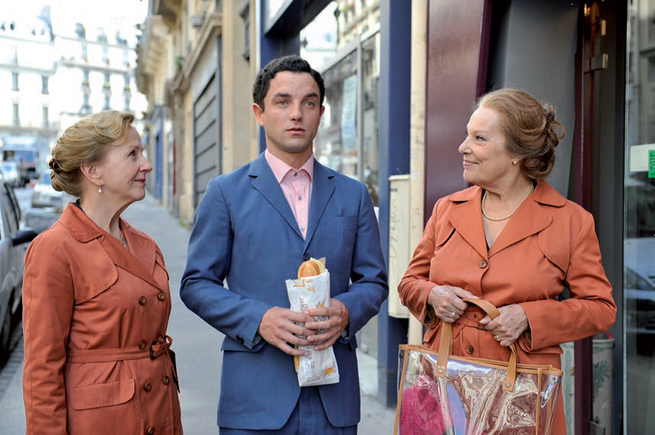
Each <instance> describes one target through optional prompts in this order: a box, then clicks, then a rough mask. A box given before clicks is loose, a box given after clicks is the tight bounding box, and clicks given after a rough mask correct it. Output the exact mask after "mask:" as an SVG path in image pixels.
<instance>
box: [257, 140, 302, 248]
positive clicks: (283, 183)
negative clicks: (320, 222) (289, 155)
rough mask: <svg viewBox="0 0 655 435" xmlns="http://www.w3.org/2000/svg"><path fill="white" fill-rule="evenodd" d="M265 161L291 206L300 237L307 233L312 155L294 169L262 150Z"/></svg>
mask: <svg viewBox="0 0 655 435" xmlns="http://www.w3.org/2000/svg"><path fill="white" fill-rule="evenodd" d="M264 158H265V159H266V163H268V166H270V167H271V170H272V171H273V175H275V179H276V180H277V182H278V183H280V187H281V188H282V192H283V193H284V197H285V198H286V199H287V202H288V203H289V207H291V211H292V212H293V216H294V217H295V218H296V223H297V224H298V228H300V233H301V234H302V237H303V238H305V236H306V235H307V221H308V220H309V201H310V200H311V197H312V177H313V175H314V156H313V155H312V156H311V157H309V158H308V159H307V161H306V162H305V163H304V164H303V165H302V166H301V167H300V169H294V168H292V167H291V166H289V165H287V164H286V163H284V162H283V161H282V160H280V159H278V158H277V157H275V156H274V155H273V154H271V153H269V152H268V150H266V151H264Z"/></svg>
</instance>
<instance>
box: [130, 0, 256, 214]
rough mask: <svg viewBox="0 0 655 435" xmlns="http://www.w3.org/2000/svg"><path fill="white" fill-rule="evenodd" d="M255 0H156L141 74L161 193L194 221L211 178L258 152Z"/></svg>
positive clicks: (159, 195) (141, 48)
mask: <svg viewBox="0 0 655 435" xmlns="http://www.w3.org/2000/svg"><path fill="white" fill-rule="evenodd" d="M254 3H255V2H254V1H252V0H251V1H246V0H244V1H229V2H228V1H225V2H223V1H208V0H195V1H187V2H179V1H173V0H162V1H160V2H155V3H153V7H152V9H151V10H150V13H149V15H148V18H147V20H146V22H145V24H144V29H143V37H142V40H141V43H140V45H139V50H138V52H139V59H138V63H137V70H136V79H137V85H138V87H139V90H140V91H141V92H142V93H144V94H145V95H146V96H147V99H148V109H147V115H146V117H145V120H146V124H147V127H146V132H147V138H148V142H147V144H148V145H147V146H148V148H149V150H150V156H151V160H152V161H153V163H154V165H155V188H154V191H153V194H154V196H155V197H156V198H158V199H161V201H162V202H163V204H165V205H166V207H167V208H168V209H169V210H171V211H172V212H173V213H174V214H175V216H177V217H179V218H180V219H182V220H183V221H185V222H187V223H190V222H191V221H192V218H193V212H194V210H195V206H196V205H197V204H198V201H199V200H200V198H201V197H202V194H203V193H204V190H205V187H206V185H207V183H208V181H209V179H210V178H212V177H215V176H216V175H219V174H222V173H226V172H229V171H231V170H232V169H236V168H237V167H239V166H241V165H243V164H244V163H246V162H248V161H250V160H251V159H252V158H253V157H254V156H256V154H257V152H258V148H257V141H256V134H257V130H256V128H255V124H254V121H253V120H252V117H251V116H250V115H251V107H250V106H251V96H250V83H251V82H252V78H253V77H254V74H255V73H256V70H255V69H254V68H255V67H254V63H253V62H252V60H253V59H252V58H251V56H254V50H253V48H252V47H251V45H250V41H251V40H254V37H253V36H252V35H253V34H254V33H253V32H254V28H252V27H251V26H250V22H252V21H254V19H252V14H253V13H254V8H251V4H254Z"/></svg>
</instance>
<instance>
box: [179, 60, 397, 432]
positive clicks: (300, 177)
mask: <svg viewBox="0 0 655 435" xmlns="http://www.w3.org/2000/svg"><path fill="white" fill-rule="evenodd" d="M253 97H254V103H253V105H252V108H253V112H254V114H255V118H256V119H257V122H258V123H259V125H261V126H262V127H263V128H264V131H265V134H266V151H265V152H264V153H262V154H261V155H260V156H259V157H257V158H256V159H255V160H253V161H252V162H250V163H249V164H247V165H245V166H243V167H241V168H239V169H237V170H235V171H233V172H231V173H229V174H226V175H221V176H219V177H217V178H214V179H212V180H211V181H210V182H209V184H208V186H207V190H206V191H205V194H204V196H203V198H202V200H201V201H200V204H198V208H197V210H196V215H195V223H194V227H193V231H192V233H191V238H190V240H189V249H188V258H187V264H186V269H185V272H184V276H183V277H182V286H181V289H180V296H181V298H182V300H183V301H184V303H185V304H186V306H187V307H188V308H189V309H191V310H192V311H193V312H195V313H196V314H197V315H198V316H200V317H201V318H202V319H204V320H205V321H206V322H207V323H209V324H210V325H211V326H213V327H214V328H216V329H217V330H219V331H220V332H222V333H223V334H225V339H224V341H223V347H222V350H223V366H222V374H221V393H220V398H219V404H218V426H219V433H220V434H222V435H234V434H259V433H266V434H285V435H286V434H294V435H301V434H302V435H308V434H317V435H318V434H320V435H330V434H356V433H357V423H358V422H359V419H360V393H359V378H358V373H357V357H356V353H355V349H356V348H357V341H356V337H355V333H356V332H357V331H359V330H360V329H361V328H362V327H363V326H364V325H365V324H366V323H367V322H368V321H369V320H370V319H371V318H372V317H373V316H375V315H376V314H377V312H378V311H379V309H380V305H381V304H382V302H383V301H384V300H385V298H386V297H387V293H388V287H387V273H386V269H385V264H384V259H383V257H382V252H381V249H380V239H379V233H378V225H377V220H376V218H375V214H374V211H373V205H372V203H371V199H370V197H369V195H368V192H367V190H366V187H365V185H364V184H362V183H361V182H359V181H356V180H353V179H351V178H350V177H347V176H344V175H342V174H339V173H337V172H335V171H333V170H331V169H329V168H326V167H325V166H323V165H321V164H320V163H319V162H318V161H315V160H314V157H313V140H314V137H315V136H316V131H317V130H318V126H319V123H320V120H321V116H322V114H323V110H324V107H323V100H324V98H325V86H324V84H323V79H322V78H321V75H320V74H319V73H318V72H316V71H315V70H313V69H312V68H311V67H310V65H309V64H308V63H307V62H306V61H304V60H303V59H301V58H299V57H297V56H287V57H283V58H279V59H275V60H273V61H271V62H270V63H269V64H268V65H266V66H265V67H264V68H263V69H262V70H261V71H260V72H259V74H258V75H257V78H256V80H255V84H254V86H253ZM310 257H314V258H322V257H325V259H326V267H327V269H328V270H329V271H330V287H331V289H330V293H331V299H330V306H329V307H328V308H321V309H313V310H307V311H306V312H303V313H297V312H293V311H291V310H290V309H289V299H288V296H287V291H286V286H285V280H286V279H289V278H295V277H296V275H297V270H298V266H299V265H300V263H302V262H303V261H304V260H308V259H309V258H310ZM315 316H327V317H328V319H327V320H325V321H317V320H315V318H314V317H315ZM296 346H314V348H315V349H317V350H320V349H326V348H328V347H330V346H332V347H333V349H334V353H335V356H336V359H337V364H338V368H339V375H340V381H339V383H337V384H331V385H322V386H319V387H302V388H301V387H299V386H298V380H297V377H296V372H295V369H294V363H293V356H294V355H302V354H303V351H300V350H298V349H297V348H296Z"/></svg>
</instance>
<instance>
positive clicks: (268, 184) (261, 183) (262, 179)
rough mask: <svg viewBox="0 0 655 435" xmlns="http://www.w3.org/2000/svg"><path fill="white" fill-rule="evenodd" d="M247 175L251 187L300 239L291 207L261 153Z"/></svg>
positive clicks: (300, 235)
mask: <svg viewBox="0 0 655 435" xmlns="http://www.w3.org/2000/svg"><path fill="white" fill-rule="evenodd" d="M248 175H249V176H250V177H251V179H252V187H254V188H255V189H256V190H257V191H259V193H261V194H262V196H263V197H264V198H265V199H266V201H268V202H269V203H270V204H271V205H272V206H273V208H275V210H277V212H278V213H280V214H281V215H282V217H283V218H284V220H285V221H287V224H289V226H290V227H291V229H292V230H293V231H294V232H295V233H296V234H298V237H300V238H302V234H301V233H300V228H298V223H297V222H296V218H295V217H294V216H293V212H292V211H291V207H289V203H288V202H287V199H286V198H285V197H284V193H282V188H281V187H280V184H279V183H278V182H277V179H276V178H275V175H273V171H272V170H271V168H270V167H269V166H268V163H266V159H265V158H264V154H263V153H262V154H260V155H259V157H258V158H257V159H255V160H253V162H252V163H251V164H250V169H249V171H248ZM312 195H313V194H312ZM312 201H313V199H312ZM310 208H311V207H310Z"/></svg>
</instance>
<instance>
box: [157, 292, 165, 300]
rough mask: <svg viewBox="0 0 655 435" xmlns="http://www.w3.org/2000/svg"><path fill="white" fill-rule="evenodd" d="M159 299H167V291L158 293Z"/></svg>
mask: <svg viewBox="0 0 655 435" xmlns="http://www.w3.org/2000/svg"><path fill="white" fill-rule="evenodd" d="M157 299H159V300H160V301H165V300H166V293H159V294H158V295H157Z"/></svg>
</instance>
